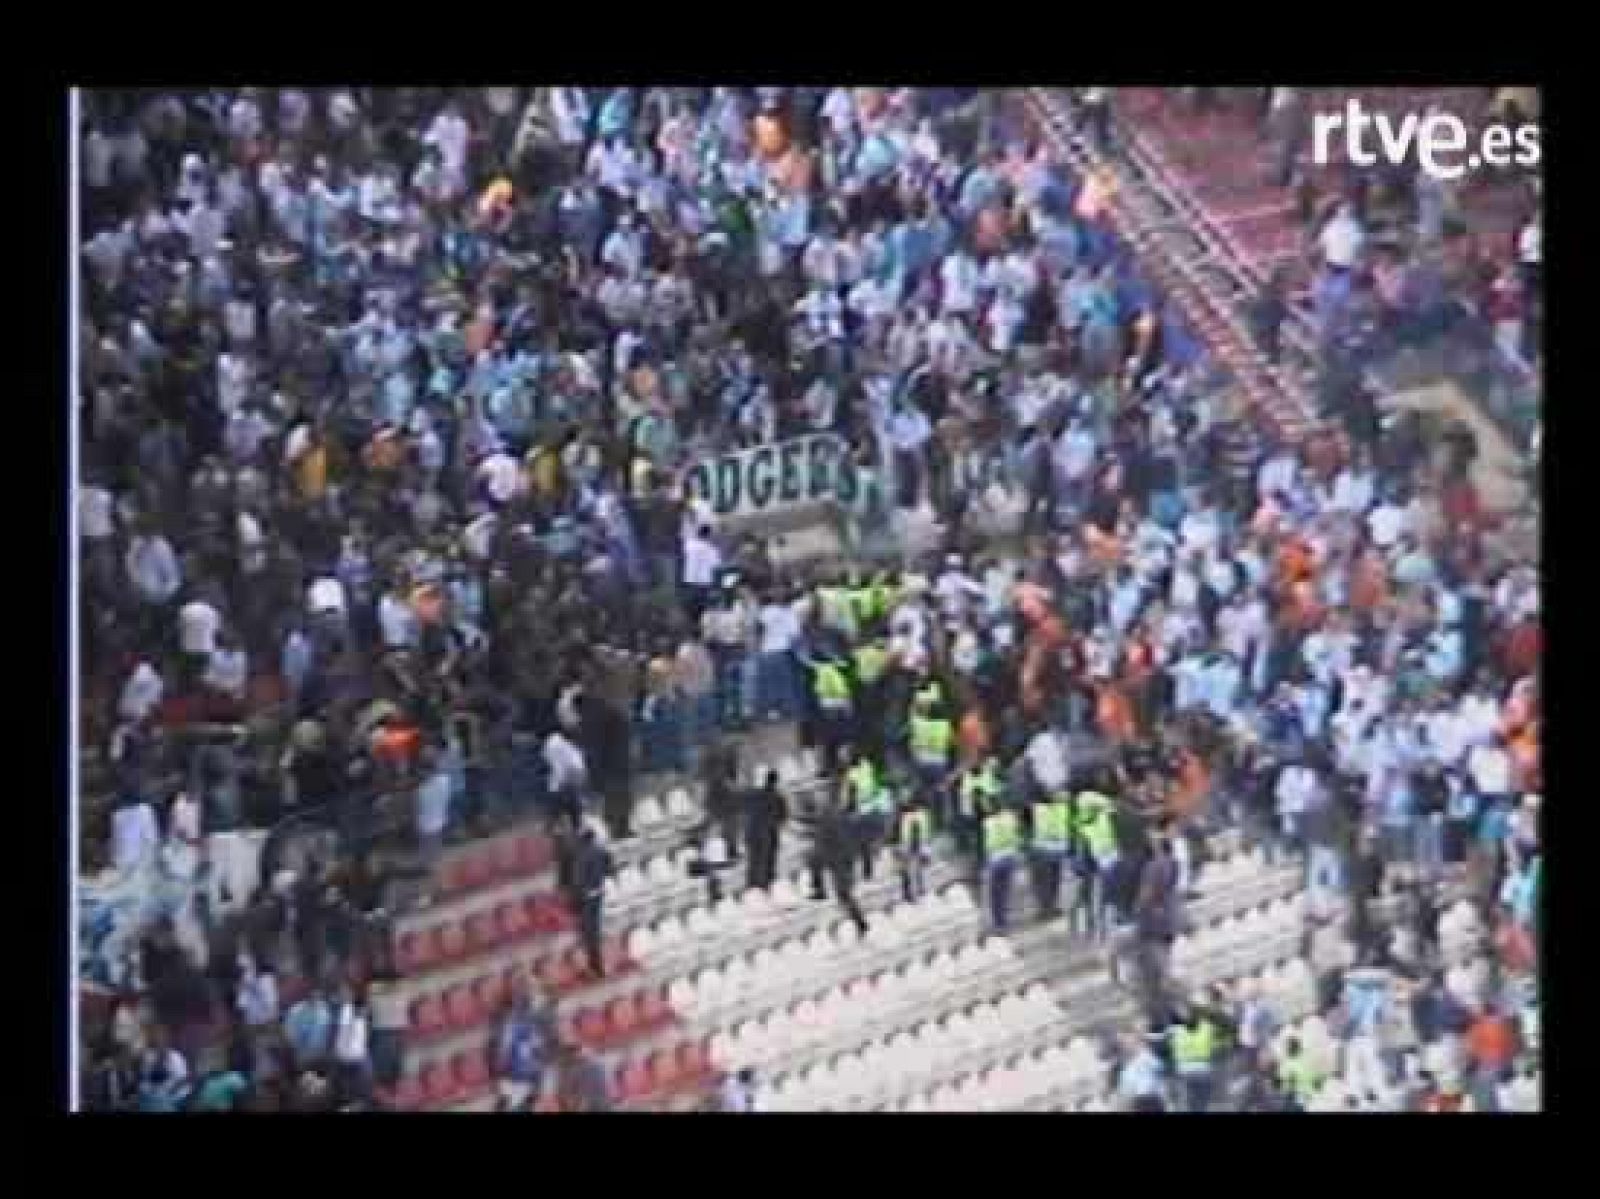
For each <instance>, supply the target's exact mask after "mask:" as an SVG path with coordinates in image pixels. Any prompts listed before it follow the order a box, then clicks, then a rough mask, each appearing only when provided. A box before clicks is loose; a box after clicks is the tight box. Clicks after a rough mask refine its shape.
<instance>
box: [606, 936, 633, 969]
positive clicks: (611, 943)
mask: <svg viewBox="0 0 1600 1199" xmlns="http://www.w3.org/2000/svg"><path fill="white" fill-rule="evenodd" d="M600 961H601V964H602V965H604V966H605V968H606V973H607V974H621V973H622V972H623V971H625V970H627V969H628V968H629V967H630V966H632V965H633V962H632V961H631V960H630V959H629V957H628V943H627V942H626V941H625V940H623V939H622V938H621V937H607V938H605V939H604V940H603V941H601V942H600Z"/></svg>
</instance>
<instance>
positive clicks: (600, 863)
mask: <svg viewBox="0 0 1600 1199" xmlns="http://www.w3.org/2000/svg"><path fill="white" fill-rule="evenodd" d="M610 873H611V854H610V853H609V852H607V850H606V847H605V846H603V845H601V844H600V841H599V839H598V838H597V837H596V836H595V835H594V829H592V828H590V827H589V826H588V825H584V826H583V827H582V828H580V829H579V830H578V845H577V851H576V854H575V856H574V859H573V864H572V889H573V893H574V896H575V897H576V899H577V903H578V934H579V936H580V937H581V938H582V941H583V952H584V954H585V955H586V956H587V957H588V959H589V970H590V972H591V973H593V974H594V976H595V977H596V978H604V977H605V973H606V971H605V963H604V962H603V961H602V959H601V954H600V926H601V918H602V915H603V907H604V903H605V882H606V877H607V876H608V875H609V874H610Z"/></svg>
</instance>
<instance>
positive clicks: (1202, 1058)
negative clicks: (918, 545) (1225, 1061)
mask: <svg viewBox="0 0 1600 1199" xmlns="http://www.w3.org/2000/svg"><path fill="white" fill-rule="evenodd" d="M1169 1037H1170V1045H1171V1049H1172V1064H1173V1066H1174V1067H1175V1068H1176V1070H1177V1072H1178V1078H1179V1079H1180V1080H1181V1081H1182V1083H1183V1092H1184V1101H1185V1102H1184V1106H1185V1107H1186V1108H1187V1109H1188V1110H1189V1111H1191V1112H1203V1111H1205V1110H1206V1108H1207V1107H1209V1106H1210V1104H1211V1083H1212V1074H1213V1071H1212V1062H1213V1059H1214V1058H1215V1056H1216V1052H1217V1030H1216V1027H1215V1025H1213V1024H1212V1022H1211V1020H1210V1018H1209V1017H1207V1016H1206V1014H1205V1013H1204V1012H1203V1011H1200V1010H1198V1009H1196V1010H1193V1011H1191V1012H1190V1013H1189V1014H1188V1018H1187V1019H1186V1020H1185V1021H1184V1022H1182V1023H1180V1024H1174V1025H1173V1026H1172V1028H1171V1030H1170V1032H1169Z"/></svg>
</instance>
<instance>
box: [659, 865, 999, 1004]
mask: <svg viewBox="0 0 1600 1199" xmlns="http://www.w3.org/2000/svg"><path fill="white" fill-rule="evenodd" d="M804 872H805V866H804V863H803V857H799V858H796V860H795V863H794V868H793V869H792V870H790V871H789V872H788V873H787V875H786V876H785V877H781V878H779V879H777V880H776V881H775V882H774V884H773V886H772V888H771V889H770V890H768V891H767V892H766V893H765V896H764V897H762V898H756V899H753V900H752V899H750V898H749V896H750V894H751V892H749V891H745V892H743V893H741V894H740V895H739V896H737V897H734V896H728V897H725V898H724V899H723V900H722V902H720V903H718V904H715V905H707V904H701V905H699V906H697V907H695V908H692V909H690V910H689V911H687V912H684V913H681V914H679V913H669V914H667V915H665V916H662V917H661V918H659V919H657V920H656V921H654V922H653V923H652V924H650V925H648V926H644V927H640V928H637V929H635V930H633V931H632V932H631V933H630V934H629V937H630V941H629V944H630V947H631V948H632V950H633V952H634V956H635V957H636V958H638V959H640V960H642V961H643V960H648V962H649V963H650V966H651V969H652V971H653V972H655V971H659V972H661V973H663V974H664V975H665V976H668V977H671V976H676V975H682V974H686V973H690V972H692V971H694V970H696V969H700V968H702V967H704V966H706V965H708V964H711V963H714V962H723V961H727V960H729V959H730V958H732V957H734V956H736V955H737V954H739V953H751V952H757V951H759V950H760V949H761V948H763V947H767V946H771V945H773V944H776V943H777V942H778V941H781V940H782V939H784V938H785V937H789V936H794V935H797V934H799V933H802V932H809V931H811V930H814V929H816V928H817V926H818V925H819V924H820V923H821V922H823V921H828V920H831V919H832V917H833V915H834V914H835V913H837V911H838V908H837V907H836V906H835V905H834V904H833V903H832V902H831V901H829V902H827V903H822V902H819V901H816V900H813V899H811V898H809V896H808V894H807V887H806V884H805V879H804ZM955 875H956V871H955V868H954V867H952V866H950V865H949V864H948V863H935V865H934V867H933V869H932V871H931V872H930V874H929V879H928V881H929V885H930V889H937V888H942V887H945V885H946V884H948V883H949V882H950V881H951V880H952V879H953V878H954V877H955ZM898 893H899V884H898V882H897V881H896V880H895V879H894V878H893V877H892V876H885V877H880V878H877V879H875V880H874V881H873V882H871V883H867V884H864V885H861V886H858V888H857V890H856V902H857V903H858V904H859V905H860V906H861V908H862V910H863V911H864V912H866V913H867V914H868V917H869V924H870V923H871V922H875V921H877V920H879V919H880V917H881V913H882V910H883V909H884V908H885V907H886V906H888V905H889V904H890V903H892V902H893V901H894V900H895V898H896V897H897V896H898ZM756 894H757V895H758V896H759V895H760V894H761V893H759V892H757V893H756ZM947 901H948V902H952V903H965V904H968V905H970V903H971V899H970V896H968V895H967V894H966V893H965V892H964V891H963V892H962V895H961V897H960V898H955V897H949V898H948V900H947ZM869 935H870V932H869Z"/></svg>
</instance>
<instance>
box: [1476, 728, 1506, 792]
mask: <svg viewBox="0 0 1600 1199" xmlns="http://www.w3.org/2000/svg"><path fill="white" fill-rule="evenodd" d="M1467 774H1468V776H1469V777H1470V778H1471V779H1472V785H1473V787H1474V788H1475V789H1476V791H1477V793H1478V796H1479V798H1480V799H1481V800H1482V801H1483V802H1484V803H1485V804H1486V805H1489V806H1492V805H1493V804H1495V803H1496V802H1498V801H1501V800H1504V799H1506V798H1507V797H1509V796H1510V794H1511V781H1512V773H1511V755H1510V754H1508V753H1507V752H1506V750H1505V746H1504V745H1503V744H1502V743H1501V739H1500V737H1499V736H1498V735H1496V736H1495V737H1494V739H1493V740H1491V741H1489V742H1488V743H1487V744H1483V745H1477V746H1474V747H1473V748H1472V749H1471V750H1469V751H1468V752H1467Z"/></svg>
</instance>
